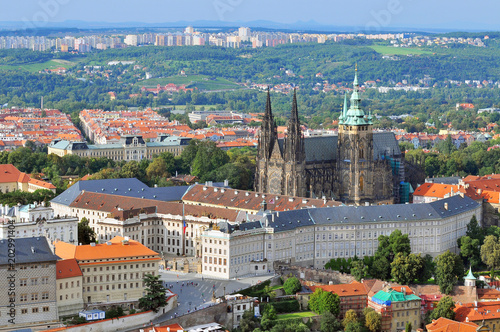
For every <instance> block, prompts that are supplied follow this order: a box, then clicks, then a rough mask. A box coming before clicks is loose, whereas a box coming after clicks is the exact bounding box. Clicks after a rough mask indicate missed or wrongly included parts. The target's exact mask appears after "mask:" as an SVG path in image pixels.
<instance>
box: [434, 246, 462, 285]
mask: <svg viewBox="0 0 500 332" xmlns="http://www.w3.org/2000/svg"><path fill="white" fill-rule="evenodd" d="M435 261H436V279H437V283H438V285H439V289H440V291H441V293H443V294H450V293H451V291H452V290H453V286H454V285H455V284H456V283H457V280H458V276H461V275H463V271H464V267H463V263H462V260H461V259H460V256H458V255H456V254H454V253H452V252H450V251H449V250H448V251H446V252H445V253H443V254H441V255H439V256H437V257H436V260H435Z"/></svg>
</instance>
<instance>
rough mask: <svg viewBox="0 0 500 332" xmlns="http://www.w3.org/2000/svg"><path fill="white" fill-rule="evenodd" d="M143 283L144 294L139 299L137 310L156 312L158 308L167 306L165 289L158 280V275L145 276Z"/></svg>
mask: <svg viewBox="0 0 500 332" xmlns="http://www.w3.org/2000/svg"><path fill="white" fill-rule="evenodd" d="M143 281H144V285H145V286H146V294H145V295H144V296H143V297H141V298H140V299H139V308H142V309H143V310H144V311H148V310H153V311H154V312H158V308H160V307H163V306H164V305H166V304H167V298H166V297H165V287H164V286H163V284H162V282H161V280H160V275H156V276H154V275H152V274H146V275H145V276H144V279H143Z"/></svg>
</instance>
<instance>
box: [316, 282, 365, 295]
mask: <svg viewBox="0 0 500 332" xmlns="http://www.w3.org/2000/svg"><path fill="white" fill-rule="evenodd" d="M309 288H310V289H311V291H313V292H314V291H315V290H316V288H321V289H322V290H324V291H327V292H331V293H334V294H338V296H339V297H344V296H358V295H365V296H366V295H368V292H367V291H366V289H365V287H364V286H363V284H362V283H360V282H356V281H353V282H352V283H350V284H338V285H324V286H309Z"/></svg>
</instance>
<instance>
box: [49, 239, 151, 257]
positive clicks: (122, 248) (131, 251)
mask: <svg viewBox="0 0 500 332" xmlns="http://www.w3.org/2000/svg"><path fill="white" fill-rule="evenodd" d="M123 240H124V238H123V237H121V236H115V237H114V238H113V239H112V240H111V241H109V243H110V244H108V243H102V244H101V243H98V244H95V245H94V246H93V245H90V244H87V245H81V246H74V245H70V246H74V247H75V251H74V257H73V258H75V259H76V260H77V261H79V262H80V261H89V260H100V259H109V258H125V257H137V259H140V258H141V257H144V256H153V257H149V258H150V259H155V258H156V259H160V258H159V256H158V253H156V252H155V251H153V250H151V249H149V248H147V247H146V246H144V245H143V244H141V243H139V242H137V241H134V240H129V241H128V244H125V243H124V242H122V241H123ZM62 243H64V242H61V241H59V242H56V243H55V246H56V251H57V255H59V256H60V253H61V252H62V251H63V250H62V249H63V248H66V247H67V246H65V245H63V246H61V244H62Z"/></svg>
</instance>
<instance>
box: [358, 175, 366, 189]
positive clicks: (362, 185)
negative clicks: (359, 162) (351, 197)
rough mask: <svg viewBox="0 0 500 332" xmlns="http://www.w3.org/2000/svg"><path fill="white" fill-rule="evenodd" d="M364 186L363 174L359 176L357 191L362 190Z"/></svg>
mask: <svg viewBox="0 0 500 332" xmlns="http://www.w3.org/2000/svg"><path fill="white" fill-rule="evenodd" d="M364 186H365V183H364V179H363V176H360V177H359V191H363V188H364Z"/></svg>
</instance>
